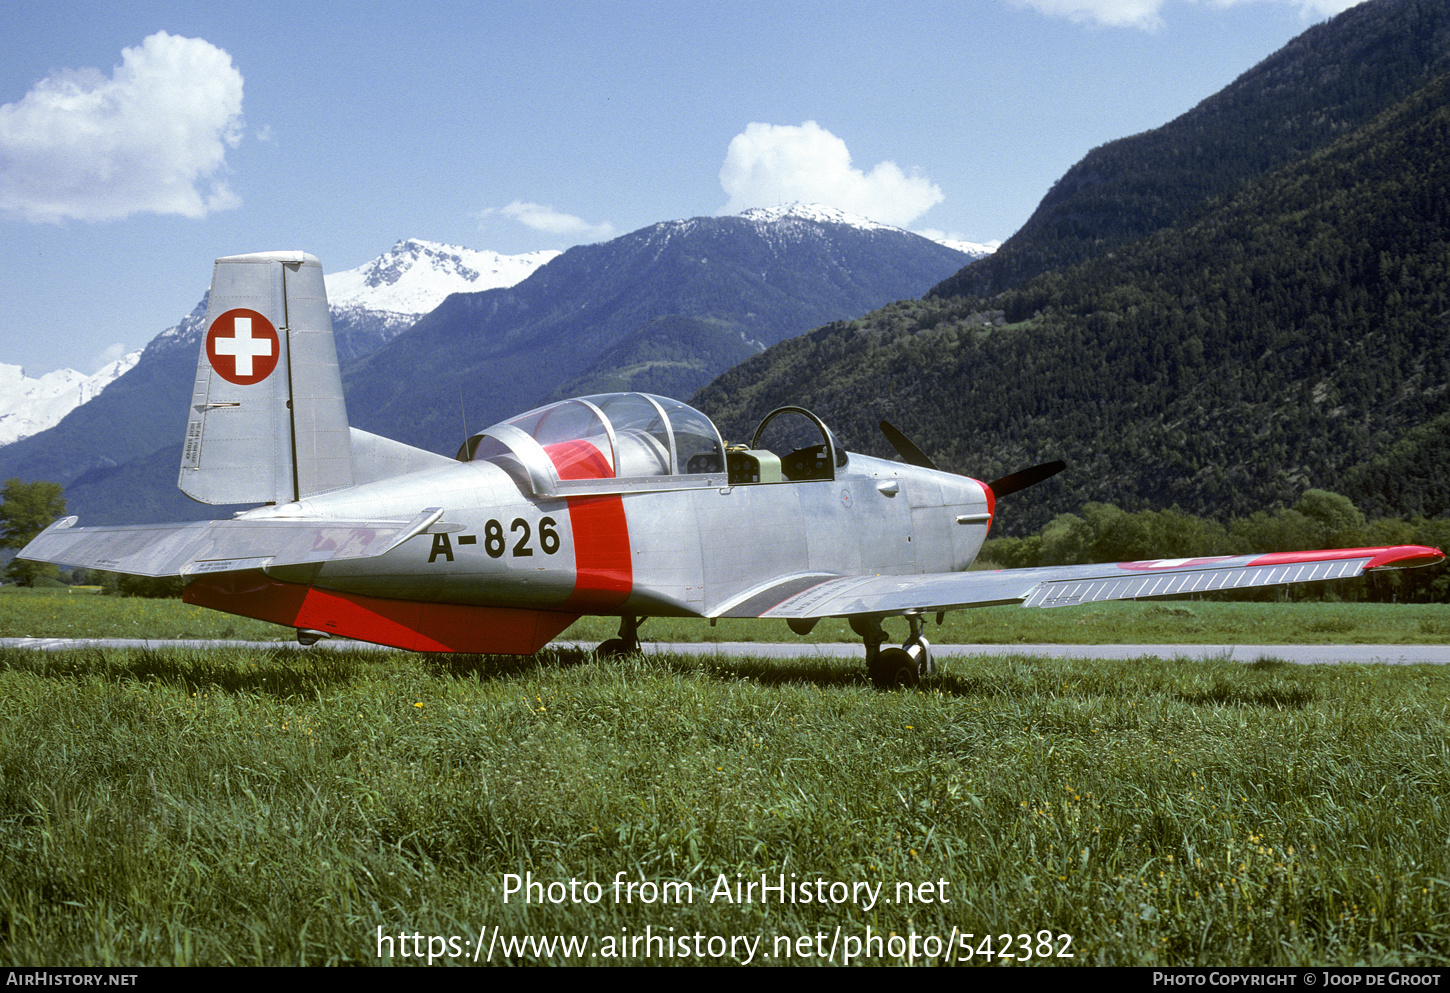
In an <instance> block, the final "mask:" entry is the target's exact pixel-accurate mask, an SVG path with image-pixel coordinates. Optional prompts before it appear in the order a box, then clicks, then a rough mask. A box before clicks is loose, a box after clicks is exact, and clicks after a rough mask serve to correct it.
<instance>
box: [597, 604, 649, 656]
mask: <svg viewBox="0 0 1450 993" xmlns="http://www.w3.org/2000/svg"><path fill="white" fill-rule="evenodd" d="M644 620H645V619H644V618H643V617H635V616H634V615H633V614H625V615H624V616H623V617H621V618H620V619H619V637H617V638H610V639H609V640H608V641H606V642H604V643H603V644H601V645H600V646H599V647H598V648H596V649H594V654H595V655H597V656H599V657H600V658H602V659H618V658H623V657H624V656H626V655H638V654H639V650H640V649H639V626H640V625H641V624H642V623H644Z"/></svg>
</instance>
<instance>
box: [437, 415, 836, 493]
mask: <svg viewBox="0 0 1450 993" xmlns="http://www.w3.org/2000/svg"><path fill="white" fill-rule="evenodd" d="M458 460H459V461H461V462H472V461H479V460H486V461H489V462H492V463H495V464H497V465H499V466H500V467H501V468H503V469H505V470H506V471H508V472H510V473H511V474H513V475H515V476H518V477H520V481H521V482H524V483H525V484H526V485H528V486H529V488H530V489H532V490H533V491H534V493H535V494H539V495H543V494H555V493H561V492H572V491H574V490H576V489H578V488H579V487H578V486H577V485H569V483H568V482H567V481H583V480H620V481H621V486H622V488H639V487H638V486H634V487H623V483H624V481H626V480H636V481H639V483H641V484H644V485H646V486H648V488H674V486H675V485H679V486H681V487H694V486H705V485H710V486H718V485H727V484H728V485H741V484H747V483H768V482H786V481H791V480H803V479H833V478H835V469H836V468H837V467H839V466H843V465H845V464H846V454H845V452H844V450H842V449H841V448H840V447H839V446H838V445H837V444H836V440H835V438H834V436H832V434H831V432H830V430H829V429H828V428H827V427H826V426H825V424H823V423H822V422H821V420H820V419H819V418H817V417H816V416H815V415H814V414H812V413H810V412H809V411H806V410H804V409H802V408H800V407H782V408H780V409H779V410H776V411H773V412H771V413H770V414H769V415H767V416H766V418H765V419H764V420H763V421H761V424H760V427H759V428H757V429H756V432H755V435H754V437H753V438H752V440H751V443H750V445H749V446H748V447H747V446H745V445H733V446H730V447H729V448H727V447H726V445H725V443H724V442H723V440H722V439H721V437H720V432H719V431H717V430H716V428H715V425H714V424H712V423H711V421H710V419H709V418H708V417H706V416H705V415H704V414H702V413H700V412H699V411H698V410H695V409H694V408H693V407H690V406H688V405H687V404H684V403H681V402H680V401H678V400H671V399H669V398H668V397H661V396H654V395H652V394H648V393H606V394H601V395H598V396H588V397H579V398H576V399H572V400H561V401H559V402H557V403H551V404H549V405H547V406H544V407H538V408H535V409H534V410H530V411H528V412H527V413H524V414H520V415H518V416H517V417H514V418H512V419H510V420H507V421H504V422H502V423H500V424H495V425H493V426H492V427H489V428H486V429H484V430H483V431H480V432H479V433H478V434H476V435H474V436H473V437H471V438H469V439H468V441H467V442H465V443H464V445H463V447H462V448H460V449H459V450H458ZM712 476H713V477H714V478H713V479H712V478H710V477H712ZM651 481H653V482H651ZM561 483H563V484H564V485H562V486H561V485H560V484H561ZM590 489H591V490H592V489H593V487H590Z"/></svg>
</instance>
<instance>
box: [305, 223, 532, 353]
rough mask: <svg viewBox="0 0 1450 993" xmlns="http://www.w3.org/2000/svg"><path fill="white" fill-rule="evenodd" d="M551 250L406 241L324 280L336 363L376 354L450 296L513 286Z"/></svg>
mask: <svg viewBox="0 0 1450 993" xmlns="http://www.w3.org/2000/svg"><path fill="white" fill-rule="evenodd" d="M558 254H559V253H558V252H556V251H544V252H526V253H524V254H523V255H500V254H499V253H498V252H488V251H479V250H477V249H473V248H462V247H460V246H458V245H440V244H437V243H435V242H430V241H419V240H417V239H412V238H410V239H408V240H406V241H400V242H398V243H397V244H396V245H394V246H393V247H392V248H391V249H390V250H389V251H387V252H385V253H383V254H382V255H380V256H378V257H377V258H375V259H373V260H372V261H371V262H367V263H365V264H363V265H360V266H358V267H357V268H356V269H348V270H347V271H345V272H335V273H332V274H331V275H329V276H327V277H325V278H326V282H327V302H328V305H329V307H330V308H331V310H332V330H333V333H334V334H335V335H336V336H337V355H338V359H339V360H340V361H343V362H346V361H348V360H349V359H353V358H358V357H360V356H363V355H366V354H368V353H369V352H373V351H376V350H377V349H379V348H381V347H382V346H383V345H384V344H386V343H387V342H388V341H390V340H392V339H393V338H394V337H396V336H397V335H398V334H399V333H400V332H403V331H406V330H407V329H408V328H410V327H412V326H413V324H414V322H416V321H417V320H418V318H420V317H422V316H423V315H424V314H426V313H428V311H430V310H432V309H433V308H434V307H436V306H438V305H439V304H440V303H442V302H443V301H444V300H445V299H446V298H447V297H448V295H449V294H451V293H462V292H467V291H470V290H489V289H497V288H499V287H505V286H513V285H514V284H515V283H518V282H521V281H522V280H524V279H527V278H528V277H529V276H530V275H532V274H533V272H534V270H535V269H537V268H539V267H540V266H542V265H545V264H547V263H548V262H549V261H551V260H552V259H553V258H554V257H555V256H557V255H558Z"/></svg>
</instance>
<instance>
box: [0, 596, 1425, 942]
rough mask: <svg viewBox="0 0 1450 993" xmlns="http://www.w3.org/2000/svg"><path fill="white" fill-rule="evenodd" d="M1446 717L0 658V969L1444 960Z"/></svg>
mask: <svg viewBox="0 0 1450 993" xmlns="http://www.w3.org/2000/svg"><path fill="white" fill-rule="evenodd" d="M27 599H29V600H34V601H40V600H41V599H42V598H41V597H27V596H25V595H11V596H5V597H0V601H5V602H3V603H0V610H11V609H21V610H23V609H25V608H11V607H10V605H9V603H8V601H11V600H15V601H17V602H18V601H24V600H27ZM49 599H50V600H60V599H61V597H60V596H59V595H57V596H55V597H50V598H49ZM83 599H91V598H83V597H82V596H81V595H75V596H72V597H68V598H67V599H66V600H65V602H66V603H68V604H69V605H70V606H71V607H74V606H76V605H77V604H78V603H80V602H81V601H82V600H83ZM94 599H98V600H99V599H106V598H94ZM117 604H119V606H117ZM105 606H106V609H108V610H116V611H118V613H117V614H115V616H113V617H112V618H111V620H110V621H109V622H107V623H109V624H111V625H113V626H114V625H120V626H123V627H124V626H125V625H127V624H128V623H129V621H128V620H127V613H126V612H127V611H128V610H135V611H140V612H144V611H149V610H152V609H158V610H161V611H166V610H173V609H176V608H182V605H180V604H175V603H172V604H171V605H170V606H169V607H167V606H161V607H156V606H155V605H154V602H150V601H115V603H113V604H111V605H105ZM1118 606H1122V607H1128V608H1132V609H1137V610H1143V609H1144V608H1149V607H1152V606H1154V605H1145V604H1125V605H1118ZM1157 606H1159V607H1167V608H1169V609H1170V610H1178V609H1188V610H1192V611H1193V613H1192V614H1191V615H1180V614H1176V613H1169V614H1168V615H1167V616H1166V618H1164V622H1165V623H1170V624H1171V623H1175V619H1176V620H1178V621H1186V622H1190V623H1201V622H1205V618H1206V617H1208V618H1209V619H1210V620H1211V615H1213V614H1214V610H1207V609H1204V608H1206V607H1213V608H1214V609H1215V610H1216V608H1217V607H1218V606H1227V607H1236V608H1237V607H1245V606H1248V607H1255V608H1257V607H1259V605H1200V604H1162V605H1157ZM1266 606H1267V605H1266ZM1305 606H1310V607H1316V608H1317V607H1318V606H1319V605H1304V604H1289V605H1283V606H1281V607H1278V608H1275V609H1277V610H1278V611H1279V615H1278V616H1279V617H1280V618H1281V619H1282V623H1281V624H1280V625H1279V626H1280V627H1288V626H1290V623H1291V622H1290V621H1289V618H1292V617H1294V616H1295V613H1296V612H1297V611H1300V610H1301V609H1302V608H1304V607H1305ZM1354 606H1358V605H1354ZM37 609H38V608H37ZM56 609H57V610H59V608H58V607H57V608H56ZM83 609H89V607H87V608H83ZM1391 609H1394V608H1391ZM1399 609H1401V610H1407V615H1406V616H1409V617H1420V619H1419V620H1417V621H1413V622H1410V623H1407V625H1404V626H1408V627H1410V628H1414V629H1420V628H1422V627H1423V626H1425V625H1427V624H1428V625H1429V626H1430V627H1431V631H1432V630H1433V626H1434V625H1435V624H1440V623H1443V617H1444V614H1443V613H1442V614H1436V613H1434V612H1432V613H1430V614H1428V615H1423V616H1421V615H1420V614H1418V613H1417V612H1418V611H1419V610H1420V608H1399ZM184 610H185V608H182V613H181V614H180V616H181V617H183V619H184V622H183V623H182V624H181V628H186V629H188V630H189V629H191V628H193V627H194V626H195V623H199V622H193V621H191V620H185V613H184ZM1018 613H1019V614H1023V615H1032V614H1039V615H1040V614H1051V615H1062V616H1063V617H1070V616H1071V615H1070V612H1068V611H1036V612H1034V611H1018ZM1089 613H1091V611H1089ZM1110 613H1111V612H1107V611H1105V612H1104V614H1103V616H1104V617H1107V616H1110ZM1311 613H1312V612H1311ZM1372 613H1373V612H1371V614H1372ZM3 616H4V617H5V618H6V619H5V620H4V624H5V626H6V628H7V629H8V628H11V627H12V626H13V624H14V623H15V621H14V620H13V618H14V616H15V615H14V614H5V615H3ZM35 616H39V615H38V614H33V615H30V616H28V617H25V618H23V620H24V621H25V623H26V624H27V625H30V626H33V625H34V617H35ZM57 616H63V612H62V614H59V615H57ZM214 616H217V617H221V615H214ZM1270 616H1272V615H1270ZM1316 616H1318V615H1316ZM1325 616H1329V617H1331V621H1330V623H1334V622H1333V620H1332V618H1333V617H1342V616H1345V615H1341V614H1331V615H1325ZM1355 616H1360V615H1355ZM1363 616H1364V617H1369V616H1370V614H1365V615H1363ZM132 619H133V620H135V619H138V618H132ZM86 623H88V624H89V623H92V622H91V621H87V622H86ZM168 623H170V622H168ZM223 623H235V619H232V618H223ZM651 623H654V622H651ZM1119 623H1121V622H1119ZM1293 623H1298V622H1293ZM1303 623H1304V624H1305V625H1307V626H1309V627H1310V628H1311V629H1312V628H1313V626H1314V625H1316V624H1322V621H1321V620H1316V619H1314V618H1310V619H1309V620H1307V621H1305V622H1303ZM1356 623H1357V624H1358V623H1360V622H1359V621H1357V622H1356ZM1381 623H1383V622H1382V621H1374V624H1381ZM1095 625H1096V626H1098V627H1101V628H1104V629H1106V627H1107V626H1108V625H1106V623H1105V622H1097V621H1095V622H1093V624H1088V625H1083V627H1084V628H1090V627H1094V626H1095ZM699 626H700V627H703V628H705V629H706V630H708V625H703V624H701V625H699ZM1364 626H1365V627H1367V628H1368V627H1369V626H1370V624H1369V622H1368V621H1365V622H1364ZM721 627H722V628H723V627H724V625H723V624H722V625H721ZM1431 631H1421V632H1420V633H1421V635H1422V636H1426V637H1428V636H1430V634H1431ZM1321 633H1322V632H1321ZM1331 633H1336V634H1339V635H1347V634H1350V633H1351V632H1347V631H1346V632H1331ZM201 636H207V635H205V634H202V635H201ZM1034 637H1035V636H1034ZM934 640H941V639H940V638H935V639H934ZM1044 640H1046V639H1044ZM1195 640H1212V639H1209V638H1202V639H1195ZM1255 640H1258V638H1256V639H1255ZM1263 640H1267V639H1263ZM1442 640H1443V639H1442ZM1447 720H1450V678H1447V675H1446V673H1445V671H1444V670H1443V669H1441V668H1440V667H1435V666H1418V667H1417V666H1382V667H1381V666H1353V665H1344V666H1292V665H1288V664H1286V663H1283V662H1280V661H1276V660H1273V659H1261V660H1259V661H1258V662H1255V663H1250V664H1247V665H1244V664H1239V663H1233V662H1228V661H1222V660H1204V661H1185V660H1164V659H1161V658H1153V657H1147V658H1141V659H1135V660H1132V661H1127V662H1113V661H1083V660H1044V659H1033V658H1018V657H979V658H967V659H956V660H953V661H952V662H951V664H950V665H949V666H947V667H946V670H945V673H944V674H943V675H941V676H940V677H938V678H937V679H935V680H933V681H932V682H931V683H930V684H929V685H927V686H925V687H923V689H922V690H921V691H919V692H895V693H880V692H877V691H875V690H874V689H872V688H871V687H870V685H869V684H868V682H867V680H866V678H865V674H864V671H863V667H862V666H861V665H860V663H859V661H855V660H850V661H847V660H842V661H834V660H829V659H820V658H811V659H802V660H794V661H767V660H759V659H753V658H723V659H721V658H699V659H687V658H680V657H649V658H638V657H636V658H634V659H626V660H623V661H614V662H600V661H596V660H594V659H593V658H592V657H590V656H587V655H586V654H584V653H582V652H578V651H568V650H558V651H554V650H551V651H546V652H544V653H541V654H540V655H539V656H537V657H535V658H531V659H530V658H509V657H478V656H460V657H436V656H432V657H430V656H420V655H412V654H408V653H402V652H398V653H378V652H364V651H348V650H340V651H328V652H317V651H312V652H299V651H294V650H291V649H283V648H281V647H279V648H277V649H260V650H242V649H224V650H211V651H189V650H185V649H164V648H161V649H152V650H126V651H112V650H97V649H89V650H72V651H63V652H53V653H52V652H32V651H24V650H15V649H11V650H0V963H4V964H6V965H35V964H67V965H102V964H128V965H130V964H135V965H140V964H152V965H155V964H226V963H242V964H274V965H275V964H301V963H308V964H313V963H315V964H323V963H345V962H352V963H363V964H368V963H378V962H380V961H390V962H392V963H393V964H417V963H427V962H428V961H429V955H430V952H431V953H432V955H433V959H432V964H435V965H442V964H463V963H471V962H472V960H473V956H474V954H475V951H476V950H479V949H481V951H479V961H480V962H482V961H489V960H491V961H493V962H499V961H510V962H519V961H547V962H553V963H558V964H568V963H579V964H614V963H621V964H631V965H640V964H667V963H679V964H698V963H701V962H706V963H711V962H726V961H736V960H742V961H743V960H749V961H751V962H752V963H758V964H774V965H778V964H785V963H818V962H821V961H828V962H832V963H840V962H842V961H843V960H845V959H846V957H847V955H848V954H849V955H851V956H853V959H854V961H857V962H862V963H868V964H889V963H894V962H905V961H907V960H908V959H913V958H914V960H915V961H918V962H920V961H924V960H930V961H936V962H941V961H946V960H947V959H948V958H949V957H950V958H951V959H952V960H954V961H963V960H968V959H969V960H970V961H971V962H973V963H977V964H991V965H1000V964H1003V963H1004V962H1006V961H1009V960H1007V959H1004V958H1003V957H1002V953H1003V951H1004V950H1006V951H1010V952H1011V954H1012V955H1013V956H1014V958H1013V959H1012V960H1010V961H1011V962H1012V963H1014V964H1022V960H1023V959H1025V960H1026V961H1028V962H1030V963H1032V964H1054V965H1060V964H1074V965H1091V964H1127V965H1148V964H1162V965H1192V964H1200V965H1251V964H1294V965H1306V964H1321V965H1330V964H1335V965H1350V964H1378V965H1388V964H1405V965H1413V964H1418V965H1429V964H1436V965H1445V964H1447V962H1450V845H1447V843H1446V839H1447V837H1450V734H1447V732H1450V728H1447ZM762 877H763V878H764V880H765V881H766V882H767V883H768V884H769V885H770V886H772V887H775V886H777V885H779V884H780V883H781V882H782V881H784V883H785V884H786V885H790V884H795V885H796V886H797V887H798V888H797V889H796V890H795V891H793V892H794V894H795V895H796V897H797V899H796V900H795V901H794V902H792V901H790V900H784V901H783V900H781V899H778V898H777V896H778V895H784V893H785V892H786V891H780V892H779V893H778V892H777V891H776V890H773V889H772V890H768V891H766V892H765V897H766V899H765V900H762V899H761V888H760V882H761V880H762ZM616 881H617V882H618V888H616ZM527 882H532V883H534V884H536V886H535V889H534V890H533V891H530V890H527V889H521V890H518V891H516V892H511V893H510V894H509V898H508V899H507V900H506V899H505V891H506V890H510V889H514V888H516V887H520V886H523V884H525V883H527ZM750 883H754V884H755V886H754V888H753V891H744V892H742V891H741V890H739V889H737V888H736V887H743V886H745V885H747V884H750ZM631 884H633V886H632V887H631ZM806 884H810V885H811V887H812V889H811V890H810V893H811V894H812V902H809V903H807V902H802V901H801V899H800V897H801V894H802V893H804V892H806V891H805V890H804V889H803V887H805V886H806ZM596 887H597V888H596ZM833 887H834V889H833ZM531 893H532V896H533V899H532V900H529V899H527V897H528V896H529V895H530V894H531ZM727 893H728V894H729V898H727ZM738 895H739V896H745V897H747V899H734V898H735V897H736V896H738ZM817 897H820V898H823V899H817ZM670 929H673V930H670ZM415 935H416V936H417V937H414V936H415ZM968 936H970V937H968ZM562 938H567V939H568V940H569V941H570V942H573V944H569V945H564V944H555V943H553V942H554V941H555V939H562ZM430 939H431V940H430ZM687 939H688V940H687ZM1069 954H1070V955H1071V958H1068V957H1066V956H1067V955H1069Z"/></svg>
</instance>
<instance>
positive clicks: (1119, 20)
mask: <svg viewBox="0 0 1450 993" xmlns="http://www.w3.org/2000/svg"><path fill="white" fill-rule="evenodd" d="M1013 2H1014V3H1016V4H1017V5H1018V6H1019V7H1031V8H1032V9H1033V10H1036V11H1038V12H1040V13H1043V14H1046V15H1047V16H1048V17H1065V18H1067V19H1068V20H1071V21H1076V22H1078V23H1079V24H1100V25H1103V26H1105V27H1111V28H1143V29H1145V30H1148V31H1152V30H1155V29H1157V28H1159V27H1161V26H1162V24H1163V19H1162V18H1161V17H1159V16H1158V12H1159V11H1160V10H1162V9H1163V0H1013Z"/></svg>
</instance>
